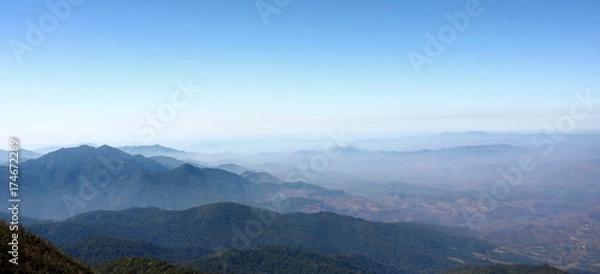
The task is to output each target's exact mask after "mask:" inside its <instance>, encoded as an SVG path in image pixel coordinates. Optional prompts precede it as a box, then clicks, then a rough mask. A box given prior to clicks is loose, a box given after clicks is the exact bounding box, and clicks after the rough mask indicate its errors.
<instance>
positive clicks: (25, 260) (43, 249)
mask: <svg viewBox="0 0 600 274" xmlns="http://www.w3.org/2000/svg"><path fill="white" fill-rule="evenodd" d="M12 233H13V232H12V231H10V229H9V225H8V224H7V223H5V222H4V221H0V242H1V243H2V248H1V249H0V250H2V254H1V255H0V260H1V262H0V273H15V274H20V273H23V274H36V273H39V274H54V273H56V274H64V273H83V274H86V273H90V274H91V273H93V272H92V270H91V269H89V268H88V267H87V266H86V265H84V264H82V263H80V262H78V261H77V260H75V259H73V258H71V257H69V256H68V255H66V254H65V253H63V252H61V251H59V250H58V249H57V248H55V247H54V246H53V245H52V244H50V243H48V242H47V241H46V240H44V239H42V238H41V237H38V236H36V235H34V234H32V233H29V232H27V231H25V230H24V229H23V228H22V227H19V230H18V237H17V239H18V247H19V249H18V251H19V254H18V260H17V262H18V265H15V264H13V263H10V262H9V259H11V258H13V257H12V256H11V255H10V254H8V248H9V247H8V243H9V242H11V241H12Z"/></svg>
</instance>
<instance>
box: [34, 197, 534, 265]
mask: <svg viewBox="0 0 600 274" xmlns="http://www.w3.org/2000/svg"><path fill="white" fill-rule="evenodd" d="M30 227H31V228H30V229H31V230H32V231H34V232H36V233H38V234H39V235H42V236H43V237H45V238H46V239H49V240H50V241H52V242H54V243H55V244H58V245H61V246H63V245H69V246H71V247H73V246H77V244H78V245H79V248H78V249H66V250H68V251H69V253H70V254H72V255H74V256H75V255H77V256H82V257H78V258H79V259H81V260H84V261H85V260H87V259H88V258H89V256H90V255H89V254H88V255H82V254H86V253H84V252H81V251H80V250H85V249H86V248H87V247H86V241H88V242H89V241H90V239H94V238H99V237H113V238H114V237H118V238H119V239H124V240H127V241H134V242H137V245H140V242H145V243H147V244H151V245H152V246H153V247H156V249H157V250H158V251H159V252H158V253H157V254H156V256H155V257H158V259H163V260H171V262H176V260H173V259H172V258H166V257H162V258H161V256H160V252H163V251H161V249H160V247H162V248H174V249H193V248H195V249H205V250H214V251H220V250H224V249H231V248H234V249H235V248H237V249H239V248H242V249H245V248H260V247H265V246H282V247H289V248H294V249H301V250H310V251H315V252H321V253H325V254H338V255H344V256H346V255H352V254H357V255H360V256H364V257H366V258H369V259H370V260H372V261H373V262H375V263H377V264H381V265H384V266H386V267H392V268H393V269H394V270H395V271H397V272H398V273H402V272H411V271H415V270H418V271H417V272H412V273H435V272H439V271H442V270H449V269H451V268H454V267H458V266H460V265H461V264H462V263H467V264H486V263H491V262H511V263H527V264H531V263H534V262H533V261H531V260H529V259H527V258H525V257H521V256H517V255H514V254H512V253H510V252H507V251H501V250H499V249H497V248H498V247H496V246H494V245H492V244H489V243H486V242H483V241H481V240H477V239H474V238H470V237H465V236H460V235H457V234H445V233H442V232H440V230H439V229H435V230H434V229H431V228H429V227H427V226H421V225H417V224H411V223H375V222H369V221H365V220H361V219H356V218H352V217H348V216H343V215H338V214H334V213H315V214H304V213H291V214H278V213H276V212H273V211H268V210H263V209H258V208H252V207H248V206H244V205H240V204H235V203H216V204H210V205H205V206H200V207H196V208H191V209H187V210H182V211H167V210H160V209H157V208H132V209H127V210H122V211H114V212H113V211H96V212H89V213H84V214H80V215H77V216H75V217H73V218H70V219H68V220H65V221H62V222H57V223H50V224H37V225H32V226H30ZM92 242H93V241H92ZM87 246H89V244H88V245H87ZM115 247H118V245H115ZM119 249H121V248H119ZM146 250H151V249H148V248H146ZM103 252H107V250H106V249H105V250H104V251H103ZM259 253H260V252H259ZM127 255H129V254H127ZM200 262H205V263H209V262H210V260H208V261H206V260H204V261H200ZM459 262H460V263H459ZM203 270H210V269H203Z"/></svg>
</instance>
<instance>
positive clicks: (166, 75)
mask: <svg viewBox="0 0 600 274" xmlns="http://www.w3.org/2000/svg"><path fill="white" fill-rule="evenodd" d="M79 2H81V3H76V1H74V0H73V1H72V3H71V2H68V1H67V0H49V1H48V3H63V4H64V3H67V6H68V7H69V9H70V11H69V12H68V13H64V15H65V16H63V18H58V19H56V22H57V24H56V25H55V26H52V25H51V23H52V21H51V20H52V17H53V16H55V15H54V13H52V8H50V7H48V6H47V4H46V1H3V3H2V4H0V22H1V24H0V60H2V62H0V85H1V90H2V95H3V98H4V100H3V101H4V102H5V106H4V110H5V111H3V114H2V115H4V117H2V118H3V119H2V120H3V121H10V122H5V125H3V127H2V129H1V131H0V137H2V138H8V136H10V135H17V136H20V137H21V138H22V139H23V140H24V142H25V143H30V144H31V145H32V146H36V145H37V146H40V145H43V144H56V143H78V142H96V143H167V144H168V143H173V142H177V141H193V140H208V139H223V138H232V137H239V136H257V135H258V136H260V135H282V136H295V135H302V136H306V135H320V136H322V135H326V134H327V132H329V131H331V130H343V131H345V132H348V133H350V134H353V135H354V136H359V137H360V136H364V137H370V138H371V137H378V136H381V137H386V138H389V137H393V136H400V135H411V134H424V133H434V132H443V131H468V130H485V131H539V130H543V129H544V127H546V126H548V125H553V124H555V122H556V121H557V119H559V118H560V117H561V115H562V116H564V115H567V114H568V112H569V107H570V106H571V105H572V104H573V102H576V99H575V94H576V93H578V92H584V91H586V90H589V91H590V92H591V95H592V97H594V98H600V80H599V79H600V77H598V75H600V35H599V34H600V18H599V17H598V12H600V2H598V1H592V0H589V1H562V0H561V1H501V0H496V1H491V0H482V1H474V0H473V1H423V0H414V1H316V0H315V1H313V0H290V1H288V2H289V4H287V5H283V6H281V7H279V6H277V3H282V2H286V1H282V0H280V1H273V0H264V2H263V3H264V4H265V5H266V6H267V7H269V6H270V7H271V8H273V9H274V10H276V11H277V13H273V14H270V15H269V16H268V24H265V21H263V17H262V16H261V12H259V10H258V9H257V8H256V6H255V3H256V1H253V0H227V1H116V0H111V1H92V0H85V1H81V0H80V1H79ZM468 4H472V5H478V7H479V10H480V14H479V15H478V16H469V23H468V24H467V25H466V29H465V30H464V31H462V32H460V31H457V32H456V35H455V37H454V38H455V40H454V42H453V43H451V44H448V45H445V46H444V50H443V52H442V53H441V54H440V55H439V56H436V57H435V58H431V60H432V63H431V64H427V65H424V66H422V70H421V73H420V74H418V73H417V72H416V71H415V68H414V67H413V65H412V64H411V62H410V59H409V52H411V51H413V52H418V53H421V54H423V53H424V52H425V45H426V43H427V39H426V33H431V34H432V35H433V36H434V37H437V36H438V31H439V30H440V29H441V28H443V27H448V26H450V27H451V26H452V24H451V23H450V22H449V21H448V19H447V18H446V14H450V15H455V14H456V13H459V12H460V13H466V12H467V8H466V6H467V5H468ZM59 10H61V11H63V12H64V11H65V9H64V7H63V9H59ZM40 19H42V20H41V21H40ZM45 19H47V20H46V21H44V20H45ZM48 20H50V21H48ZM28 22H30V23H31V24H33V25H34V26H36V27H37V28H39V27H40V24H46V29H49V30H50V31H49V32H44V31H43V30H41V31H42V33H44V35H45V38H44V39H43V40H42V41H41V42H40V43H39V45H37V44H36V45H31V43H29V42H28V40H27V34H28V32H30V31H31V30H30V25H28ZM40 22H41V23H40ZM48 24H50V25H48ZM38 42H39V41H38ZM17 43H22V44H19V45H26V46H28V47H29V48H28V49H32V51H26V52H22V53H20V54H18V53H17V54H15V45H16V44H17ZM19 49H21V50H22V49H23V47H20V48H19ZM19 59H20V62H19ZM178 79H181V80H182V81H184V82H187V81H188V79H189V81H191V83H192V85H193V90H194V91H195V93H194V94H195V95H196V96H194V98H193V99H189V98H186V97H184V96H183V95H182V96H179V97H177V98H179V99H180V100H184V99H185V100H184V101H185V102H186V104H185V106H184V107H177V108H175V110H176V112H177V113H176V115H173V116H172V117H170V118H169V119H168V121H166V120H165V121H163V122H164V123H161V124H162V125H163V126H164V128H161V129H159V128H157V127H156V126H152V124H151V123H149V122H148V121H147V120H146V119H147V118H146V116H147V115H148V114H158V113H159V112H160V111H162V110H165V109H166V108H168V107H169V104H171V98H172V97H173V94H174V93H176V92H178V88H177V82H178ZM187 99H189V100H187ZM165 106H166V107H165ZM161 107H162V108H161ZM171 107H172V105H171ZM597 109H600V102H598V103H597V104H595V110H594V113H591V114H590V115H589V116H586V118H585V119H581V120H577V123H576V126H575V128H574V130H576V131H586V130H596V129H598V125H600V118H599V116H600V115H598V114H597ZM165 115H166V114H165ZM169 115H171V113H169ZM149 131H153V133H152V134H149V133H148V132H149ZM142 132H143V133H142Z"/></svg>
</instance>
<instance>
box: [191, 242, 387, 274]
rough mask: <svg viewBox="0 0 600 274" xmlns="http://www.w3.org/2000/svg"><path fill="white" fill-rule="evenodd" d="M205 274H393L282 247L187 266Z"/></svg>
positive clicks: (361, 261) (354, 258) (359, 261)
mask: <svg viewBox="0 0 600 274" xmlns="http://www.w3.org/2000/svg"><path fill="white" fill-rule="evenodd" d="M185 265H188V266H191V267H193V268H195V269H200V270H203V271H214V272H223V271H225V270H226V271H228V272H229V273H247V274H258V273H304V274H312V273H329V274H346V273H364V274H374V273H393V269H391V268H387V267H384V266H383V265H381V264H378V263H375V262H373V261H372V260H370V259H368V258H366V257H364V256H360V255H349V256H342V255H328V254H323V253H319V252H314V251H308V250H299V249H293V248H289V247H281V246H267V247H261V248H254V249H228V250H224V251H221V252H217V253H215V254H213V255H210V256H206V257H203V258H201V259H197V260H193V261H191V262H187V263H185Z"/></svg>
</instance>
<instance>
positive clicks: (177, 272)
mask: <svg viewBox="0 0 600 274" xmlns="http://www.w3.org/2000/svg"><path fill="white" fill-rule="evenodd" d="M94 270H95V271H96V273H97V274H123V273H132V274H133V273H135V274H203V273H205V272H200V271H197V270H194V269H190V268H180V267H177V266H174V265H172V264H169V263H166V262H163V261H159V260H154V259H146V258H140V257H133V258H123V259H118V260H115V261H112V262H109V263H106V264H103V265H100V266H97V267H96V268H94Z"/></svg>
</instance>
